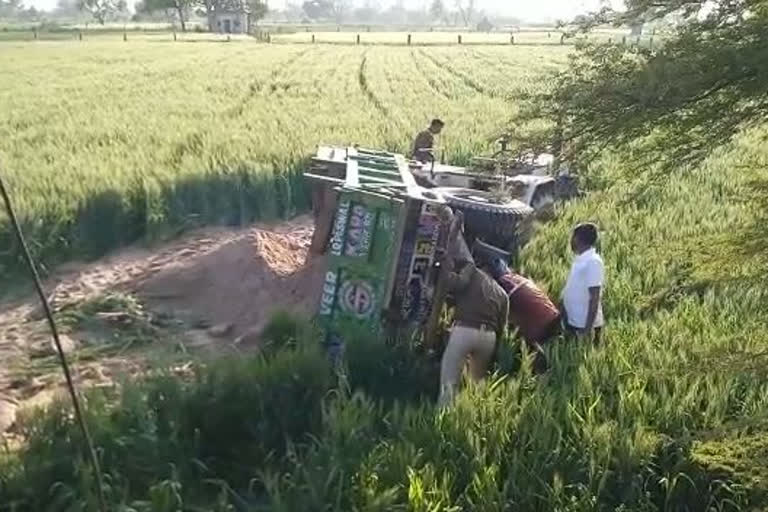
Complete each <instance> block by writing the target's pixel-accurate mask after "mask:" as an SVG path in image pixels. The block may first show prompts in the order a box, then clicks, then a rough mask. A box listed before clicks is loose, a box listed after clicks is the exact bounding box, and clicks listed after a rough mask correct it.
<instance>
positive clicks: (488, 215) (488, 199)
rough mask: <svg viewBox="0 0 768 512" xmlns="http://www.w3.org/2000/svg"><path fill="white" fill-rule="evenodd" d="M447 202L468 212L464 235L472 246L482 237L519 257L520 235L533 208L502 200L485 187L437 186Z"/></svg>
mask: <svg viewBox="0 0 768 512" xmlns="http://www.w3.org/2000/svg"><path fill="white" fill-rule="evenodd" d="M434 191H435V192H439V193H440V194H441V195H442V197H443V198H444V199H445V201H446V202H447V203H448V205H449V206H451V207H452V208H454V209H458V210H460V211H461V212H462V213H463V214H464V234H465V238H466V241H467V244H469V245H470V246H471V245H472V244H473V243H474V241H475V240H482V241H483V242H486V243H489V244H491V245H493V246H496V247H498V248H500V249H503V250H505V251H508V252H510V253H511V254H512V255H513V258H516V256H517V252H518V249H519V248H520V245H521V244H520V242H521V240H520V234H521V232H522V231H523V230H524V228H525V225H526V224H527V223H528V220H529V218H530V217H531V214H532V213H533V209H532V208H531V207H530V206H528V205H526V204H525V203H523V202H521V201H518V200H516V199H500V198H498V197H497V196H495V195H493V194H490V193H488V192H485V191H482V190H474V189H467V188H437V189H434Z"/></svg>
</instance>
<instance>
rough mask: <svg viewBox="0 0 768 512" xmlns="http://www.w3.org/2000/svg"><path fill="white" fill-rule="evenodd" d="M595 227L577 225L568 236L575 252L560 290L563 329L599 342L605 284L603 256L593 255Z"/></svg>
mask: <svg viewBox="0 0 768 512" xmlns="http://www.w3.org/2000/svg"><path fill="white" fill-rule="evenodd" d="M596 244H597V226H595V225H594V224H589V223H587V224H579V225H578V226H576V227H575V228H574V230H573V234H572V235H571V250H573V253H574V254H575V256H574V258H573V264H572V265H571V271H570V273H569V274H568V280H567V281H566V284H565V289H564V290H563V308H564V317H565V328H566V331H567V332H569V333H572V334H576V335H577V336H578V337H580V338H586V339H588V340H592V341H593V342H594V343H598V342H599V341H600V335H601V330H602V328H603V306H602V290H603V286H604V284H605V267H604V265H603V259H602V258H601V257H600V255H599V254H597V251H596V249H595V245H596Z"/></svg>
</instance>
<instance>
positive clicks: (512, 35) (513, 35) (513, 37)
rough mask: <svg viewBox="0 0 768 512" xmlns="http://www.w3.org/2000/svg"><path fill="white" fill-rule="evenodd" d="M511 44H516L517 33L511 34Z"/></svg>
mask: <svg viewBox="0 0 768 512" xmlns="http://www.w3.org/2000/svg"><path fill="white" fill-rule="evenodd" d="M509 44H515V34H509Z"/></svg>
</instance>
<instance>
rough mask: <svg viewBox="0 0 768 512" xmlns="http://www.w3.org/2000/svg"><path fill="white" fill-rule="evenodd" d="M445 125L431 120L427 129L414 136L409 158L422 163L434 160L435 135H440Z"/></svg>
mask: <svg viewBox="0 0 768 512" xmlns="http://www.w3.org/2000/svg"><path fill="white" fill-rule="evenodd" d="M444 126H445V123H444V122H443V121H441V120H440V119H433V120H432V122H431V123H430V124H429V128H427V129H426V130H424V131H423V132H420V133H419V134H418V135H416V138H415V139H414V141H413V151H412V153H411V158H413V159H414V160H417V161H419V162H422V163H426V162H431V161H432V160H434V158H435V157H434V150H435V135H440V132H441V131H443V127H444Z"/></svg>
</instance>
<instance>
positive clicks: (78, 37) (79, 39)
mask: <svg viewBox="0 0 768 512" xmlns="http://www.w3.org/2000/svg"><path fill="white" fill-rule="evenodd" d="M77 39H78V41H82V40H83V32H82V31H79V32H78V33H77Z"/></svg>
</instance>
